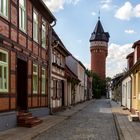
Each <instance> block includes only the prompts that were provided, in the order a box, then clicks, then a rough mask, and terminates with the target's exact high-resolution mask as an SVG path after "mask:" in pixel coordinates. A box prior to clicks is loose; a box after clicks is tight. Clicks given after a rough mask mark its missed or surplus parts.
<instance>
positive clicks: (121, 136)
mask: <svg viewBox="0 0 140 140" xmlns="http://www.w3.org/2000/svg"><path fill="white" fill-rule="evenodd" d="M112 114H113V119H114V123H115V128H116V131H117V135H118V138H119V140H125V139H124V136H123V133H122V130H121V128H120V125H119V122H118V119H117V116H116V114H115V113H113V112H112Z"/></svg>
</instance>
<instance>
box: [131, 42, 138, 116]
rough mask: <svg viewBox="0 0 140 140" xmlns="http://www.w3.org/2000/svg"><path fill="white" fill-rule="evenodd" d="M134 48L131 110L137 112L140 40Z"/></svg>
mask: <svg viewBox="0 0 140 140" xmlns="http://www.w3.org/2000/svg"><path fill="white" fill-rule="evenodd" d="M132 48H134V56H133V66H132V68H131V69H130V75H131V78H132V94H131V112H132V113H136V111H138V112H140V40H139V41H137V42H135V43H134V45H133V46H132ZM138 114H139V113H138ZM139 117H140V115H139Z"/></svg>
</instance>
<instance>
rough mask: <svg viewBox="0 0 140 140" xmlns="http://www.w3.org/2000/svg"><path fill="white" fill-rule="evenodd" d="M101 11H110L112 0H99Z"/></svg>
mask: <svg viewBox="0 0 140 140" xmlns="http://www.w3.org/2000/svg"><path fill="white" fill-rule="evenodd" d="M100 3H101V9H105V10H111V9H112V0H101V1H100Z"/></svg>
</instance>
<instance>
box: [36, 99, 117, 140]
mask: <svg viewBox="0 0 140 140" xmlns="http://www.w3.org/2000/svg"><path fill="white" fill-rule="evenodd" d="M57 115H58V114H57ZM117 139H118V136H117V131H116V128H115V123H114V119H113V115H112V112H111V107H110V101H109V100H107V99H100V100H96V101H93V102H92V103H91V104H89V105H88V106H87V107H85V108H84V109H82V110H80V111H79V112H78V113H76V114H74V115H73V116H72V117H70V118H68V119H67V120H64V121H63V122H62V123H60V124H58V125H56V126H54V127H52V128H50V129H49V130H48V131H46V132H44V133H43V134H41V135H40V136H38V137H36V138H34V140H117Z"/></svg>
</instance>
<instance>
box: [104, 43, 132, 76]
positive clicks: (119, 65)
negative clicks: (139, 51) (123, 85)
mask: <svg viewBox="0 0 140 140" xmlns="http://www.w3.org/2000/svg"><path fill="white" fill-rule="evenodd" d="M132 51H133V49H132V44H131V43H130V44H124V45H118V44H114V43H111V44H110V45H109V48H108V57H107V70H106V71H107V76H110V77H113V76H114V75H116V74H118V73H120V72H123V70H124V69H125V68H126V67H127V60H126V56H127V55H128V54H129V53H131V52H132Z"/></svg>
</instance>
